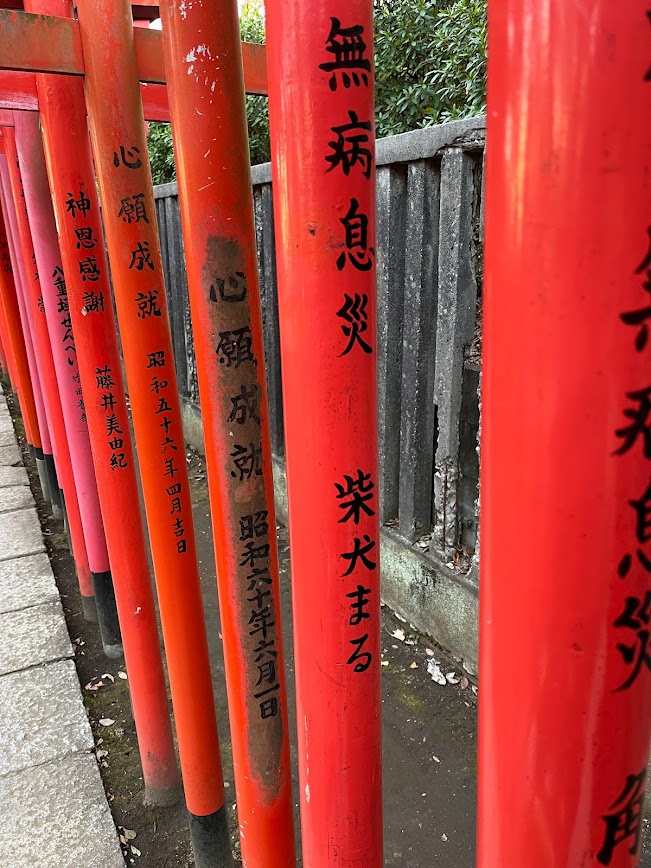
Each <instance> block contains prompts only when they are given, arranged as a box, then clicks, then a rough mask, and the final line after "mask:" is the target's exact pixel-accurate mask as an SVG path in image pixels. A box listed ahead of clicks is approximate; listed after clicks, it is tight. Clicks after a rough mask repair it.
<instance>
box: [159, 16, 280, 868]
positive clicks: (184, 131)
mask: <svg viewBox="0 0 651 868" xmlns="http://www.w3.org/2000/svg"><path fill="white" fill-rule="evenodd" d="M237 12H238V9H237V3H236V2H235V0H212V2H209V3H203V4H200V3H196V4H191V5H188V4H186V3H184V2H179V0H167V2H165V3H163V4H162V5H161V13H162V18H163V45H164V51H165V68H166V72H167V82H168V85H167V86H168V95H169V102H170V112H171V119H172V132H173V135H174V149H175V154H176V160H177V163H176V164H177V175H178V180H179V201H180V205H181V219H182V225H183V238H184V242H185V243H184V247H185V250H186V263H187V273H188V291H189V297H190V308H191V312H192V325H193V336H194V346H195V353H196V359H197V373H198V377H199V389H200V395H201V406H202V409H203V419H204V435H205V441H206V458H207V464H208V484H209V488H210V500H211V506H212V520H213V531H214V540H215V557H216V561H217V575H218V588H219V603H220V612H221V626H222V633H223V638H224V662H225V668H226V680H227V686H228V703H229V713H230V719H231V738H232V744H233V761H234V762H233V764H234V768H235V785H236V790H237V809H238V818H239V824H240V830H241V846H242V861H243V862H244V863H245V864H247V865H249V864H250V865H256V866H258V868H265V866H266V868H289V866H294V865H295V863H296V857H295V845H294V823H293V806H292V792H291V770H290V760H289V737H288V721H287V700H286V692H285V674H284V656H283V647H282V632H281V623H280V617H281V615H280V588H279V585H278V555H277V548H276V532H275V531H276V521H275V511H274V502H273V479H272V465H271V443H270V437H269V413H268V406H267V394H266V382H265V371H264V349H263V341H262V315H261V311H260V299H259V285H258V271H257V258H256V248H255V225H254V218H253V191H252V186H251V172H250V165H249V156H248V155H249V149H248V139H247V131H246V113H245V102H244V81H243V74H242V56H241V48H240V35H239V25H238V18H237Z"/></svg>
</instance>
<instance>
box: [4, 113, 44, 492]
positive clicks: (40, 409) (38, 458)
mask: <svg viewBox="0 0 651 868" xmlns="http://www.w3.org/2000/svg"><path fill="white" fill-rule="evenodd" d="M12 134H13V130H10V129H9V128H8V127H5V129H4V141H5V152H6V153H7V154H8V151H9V141H10V137H11V135H12ZM10 159H11V158H10V157H8V156H5V155H2V156H0V176H1V178H2V187H3V191H2V195H3V208H4V214H5V228H6V229H7V238H8V243H9V251H10V256H11V260H12V269H13V272H14V275H15V277H16V280H15V287H16V298H17V301H18V310H19V313H20V322H21V326H22V332H23V337H24V340H25V350H26V351H27V363H28V366H29V378H30V384H31V392H32V395H33V399H34V409H35V416H34V417H30V418H29V421H28V427H27V431H28V432H30V433H31V437H32V440H31V443H30V446H31V447H32V448H33V457H34V460H35V463H36V469H37V471H38V478H39V483H40V486H41V491H42V493H43V498H44V500H45V501H46V502H49V501H50V489H49V485H48V482H47V471H46V469H45V460H44V457H43V440H44V439H45V444H46V446H47V447H48V450H51V445H50V441H49V432H48V428H47V420H46V416H45V404H44V401H43V390H42V387H41V378H40V372H39V366H38V361H37V357H36V351H35V346H34V337H33V322H32V321H31V317H30V315H29V308H28V306H27V302H26V298H25V274H26V273H27V269H28V268H30V269H31V270H32V271H33V273H34V279H35V280H37V281H38V273H37V272H36V266H35V264H30V265H29V266H28V265H27V263H26V262H25V261H24V259H23V258H22V257H21V251H20V250H19V247H18V241H17V239H16V237H15V233H14V232H12V224H13V223H15V220H16V216H15V215H16V213H17V209H18V208H19V207H20V205H21V203H20V202H17V201H16V200H15V197H14V196H13V193H12V190H11V186H10V183H9V176H10V169H9V166H10Z"/></svg>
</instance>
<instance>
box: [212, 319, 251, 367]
mask: <svg viewBox="0 0 651 868" xmlns="http://www.w3.org/2000/svg"><path fill="white" fill-rule="evenodd" d="M215 353H216V355H217V358H218V359H219V364H220V365H226V367H227V368H230V367H235V368H239V366H240V365H241V364H242V363H243V362H252V363H253V364H254V365H257V359H256V358H255V356H254V355H253V336H252V334H251V329H250V328H249V326H244V327H243V328H241V329H235V330H234V331H230V332H220V333H219V344H218V345H217V349H216V350H215Z"/></svg>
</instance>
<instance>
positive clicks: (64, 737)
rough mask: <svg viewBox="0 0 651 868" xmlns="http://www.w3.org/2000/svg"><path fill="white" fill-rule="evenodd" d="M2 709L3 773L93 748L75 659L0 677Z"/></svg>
mask: <svg viewBox="0 0 651 868" xmlns="http://www.w3.org/2000/svg"><path fill="white" fill-rule="evenodd" d="M0 709H2V714H1V715H0V776H2V775H6V774H9V773H10V772H16V771H19V770H20V769H26V768H31V767H32V766H36V765H41V764H42V763H46V762H49V761H50V760H53V759H58V758H60V757H63V756H65V755H66V754H69V753H74V752H76V751H84V750H90V749H91V748H92V747H93V736H92V733H91V730H90V724H89V723H88V719H87V717H86V712H85V710H84V705H83V702H82V699H81V691H80V689H79V682H78V680H77V672H76V670H75V664H74V663H73V662H72V660H61V661H59V662H57V663H49V664H47V665H46V666H38V667H36V668H35V669H26V670H23V671H21V672H12V673H11V674H10V675H3V676H2V677H0ZM0 804H2V799H0ZM3 815H4V816H8V815H7V814H6V813H5V812H4V810H3ZM0 825H2V824H0ZM0 852H4V851H3V850H2V848H1V847H0ZM79 864H80V865H82V864H83V863H79Z"/></svg>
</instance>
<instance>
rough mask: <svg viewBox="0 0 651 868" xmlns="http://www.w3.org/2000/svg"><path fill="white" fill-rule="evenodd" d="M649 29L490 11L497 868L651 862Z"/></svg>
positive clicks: (515, 2) (487, 397) (485, 593)
mask: <svg viewBox="0 0 651 868" xmlns="http://www.w3.org/2000/svg"><path fill="white" fill-rule="evenodd" d="M650 24H651V14H650V13H649V3H648V0H632V2H629V3H626V4H612V3H602V2H598V0H593V2H589V3H582V4H573V3H567V2H565V0H550V2H546V3H539V2H536V0H525V2H522V0H491V3H490V18H489V30H490V32H489V42H490V46H491V50H490V58H489V77H488V78H489V95H488V141H489V148H488V153H487V156H488V164H487V190H486V259H485V274H486V282H485V288H484V304H485V308H484V349H485V351H484V370H483V390H482V404H483V430H482V434H483V440H482V450H483V451H482V547H481V555H482V561H481V588H482V589H481V630H480V635H481V671H482V690H481V693H480V699H481V709H480V712H481V713H480V785H479V861H478V864H479V866H481V868H494V866H496V865H500V866H504V868H520V866H522V865H527V866H530V868H548V866H550V865H568V866H569V865H572V866H579V865H581V866H594V868H597V866H599V865H607V866H612V868H633V866H637V865H639V860H640V845H641V832H642V819H643V816H644V812H643V800H644V795H645V790H646V784H647V780H646V778H647V762H648V759H649V736H650V730H651V643H650V635H651V634H650V630H649V627H650V624H651V545H650V543H651V385H650V383H651V365H650V361H651V355H650V354H651V341H649V323H650V321H651V307H650V306H649V294H650V293H651V127H650V126H649V124H648V123H646V122H645V119H646V118H647V117H648V115H649V110H650V109H651V26H650ZM514 652H515V653H514ZM514 684H517V685H519V687H518V692H517V698H516V699H514V694H513V685H514ZM516 703H517V708H516Z"/></svg>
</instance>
